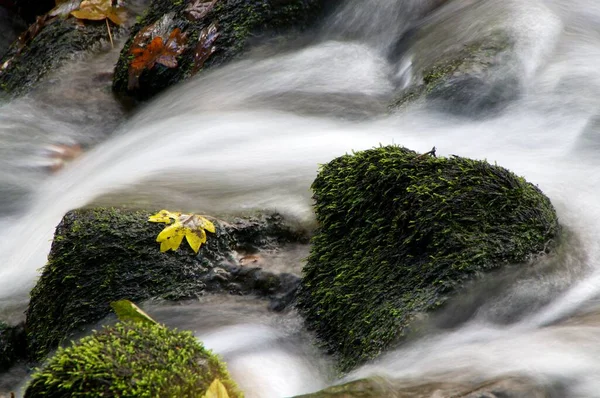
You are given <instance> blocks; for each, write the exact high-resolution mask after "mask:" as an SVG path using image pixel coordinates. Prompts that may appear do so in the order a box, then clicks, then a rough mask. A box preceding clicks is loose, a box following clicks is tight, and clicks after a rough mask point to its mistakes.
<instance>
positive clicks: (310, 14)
mask: <svg viewBox="0 0 600 398" xmlns="http://www.w3.org/2000/svg"><path fill="white" fill-rule="evenodd" d="M338 2H339V1H338V0H334V1H331V0H330V1H323V0H251V1H248V0H218V1H216V3H215V5H214V7H213V8H212V9H211V10H210V11H209V12H208V13H207V14H206V15H205V16H203V17H201V18H199V19H197V20H196V19H194V18H190V17H189V14H188V13H187V12H186V9H187V8H188V7H189V6H190V4H192V3H193V1H191V0H186V1H171V0H153V1H152V3H151V5H150V7H149V9H148V11H147V13H146V14H145V15H144V17H143V18H142V20H141V21H140V22H139V23H138V24H136V25H135V26H134V27H133V28H132V31H131V35H130V37H129V40H128V41H127V43H126V44H125V47H124V48H123V51H122V52H121V57H120V59H119V62H118V63H117V66H116V68H115V77H114V82H113V89H114V91H115V92H117V93H120V94H126V95H130V96H133V97H135V98H137V99H147V98H150V97H152V96H154V95H155V94H157V93H159V92H160V91H162V90H164V89H165V88H167V87H170V86H172V85H173V84H175V83H177V82H179V81H182V80H184V79H186V78H188V77H190V76H191V75H193V74H195V72H196V71H197V70H199V69H204V68H212V67H215V66H218V65H221V64H223V63H225V62H227V61H229V60H231V59H233V58H234V57H236V56H237V55H239V54H240V53H242V52H243V51H244V50H246V49H247V48H248V46H249V44H250V41H251V40H252V41H254V42H256V41H258V40H260V38H266V37H269V36H272V35H273V34H279V33H282V32H289V31H290V30H291V29H293V30H302V29H305V28H306V27H308V26H310V25H311V24H314V23H315V21H317V20H318V16H319V15H321V14H322V13H323V12H324V5H325V4H328V7H332V4H329V3H338ZM159 21H160V22H159ZM157 22H158V24H157ZM153 24H156V25H153ZM211 24H215V26H217V30H218V32H219V36H218V38H217V39H216V41H215V42H214V47H215V50H216V51H215V52H214V53H213V54H212V55H210V56H209V57H208V58H207V60H206V62H205V63H204V62H200V63H197V62H195V60H194V59H195V54H196V46H197V44H198V40H199V37H201V35H202V31H203V30H204V29H208V28H209V27H210V26H211ZM163 25H166V27H164V26H163ZM150 26H154V27H153V28H152V30H153V31H158V30H162V31H163V33H162V35H163V36H165V37H164V40H166V38H167V37H168V36H169V34H168V33H169V32H172V31H173V30H174V29H175V28H179V29H181V31H182V32H184V33H185V34H186V35H187V40H186V43H185V50H184V51H183V53H181V55H180V56H178V57H177V67H175V68H168V67H166V66H163V65H161V64H159V63H157V64H155V65H154V66H153V67H152V68H151V69H149V70H148V69H146V70H144V71H143V72H142V73H141V75H140V76H139V79H138V82H137V84H132V81H131V80H130V77H129V72H128V71H129V68H130V64H131V60H132V56H133V54H132V52H131V47H132V44H133V42H134V38H135V36H136V35H137V34H138V32H140V30H142V29H144V28H147V27H150ZM157 26H163V27H161V28H160V29H159V28H158V27H157ZM155 36H156V35H155V34H154V33H153V34H152V37H155ZM212 46H213V45H210V46H208V47H209V48H210V47H212Z"/></svg>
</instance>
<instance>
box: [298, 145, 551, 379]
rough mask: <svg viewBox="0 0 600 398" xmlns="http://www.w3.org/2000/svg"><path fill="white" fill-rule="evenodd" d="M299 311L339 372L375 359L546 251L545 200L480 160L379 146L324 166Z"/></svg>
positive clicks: (548, 209) (529, 186)
mask: <svg viewBox="0 0 600 398" xmlns="http://www.w3.org/2000/svg"><path fill="white" fill-rule="evenodd" d="M312 188H313V191H314V199H315V201H316V205H315V211H316V217H317V221H318V223H319V228H318V230H317V232H316V233H315V235H314V236H313V238H312V247H311V253H310V256H309V258H308V262H307V265H306V266H305V268H304V270H303V278H302V282H301V286H300V288H299V291H298V294H297V300H298V303H297V306H298V309H299V310H300V313H301V314H302V315H304V317H305V319H306V323H307V325H308V327H309V328H310V329H312V330H314V331H315V332H316V334H317V336H318V338H319V339H320V340H321V341H322V342H323V345H324V347H325V348H326V349H327V350H328V351H329V352H331V353H334V354H336V355H338V356H339V359H340V366H341V369H342V370H349V369H352V368H353V367H355V366H356V365H358V364H360V363H362V362H364V361H366V360H369V359H371V358H374V357H376V356H377V355H378V354H379V353H381V352H382V351H383V350H385V349H386V348H388V347H389V346H390V344H392V343H393V342H394V341H396V340H397V339H399V338H400V337H402V336H403V335H404V334H405V333H406V331H407V328H408V327H409V325H410V324H411V321H412V320H413V319H414V318H415V316H416V315H417V314H419V313H424V312H426V311H431V310H433V309H436V308H438V307H440V306H441V305H442V304H444V302H446V300H447V299H448V298H449V297H450V295H451V294H452V293H454V292H456V291H457V290H459V289H460V288H461V286H462V285H463V284H464V282H466V281H468V280H470V279H472V278H474V277H475V276H476V275H478V274H480V273H483V272H487V271H490V270H493V269H496V268H499V267H501V266H502V265H504V264H509V263H513V264H516V263H523V262H526V261H528V260H530V259H531V258H532V256H534V255H536V254H538V253H540V252H543V251H545V250H547V249H548V248H549V246H550V245H549V242H552V241H553V239H554V238H555V237H556V236H557V234H558V233H559V224H558V220H557V216H556V213H555V211H554V208H553V206H552V204H551V203H550V201H549V199H548V198H547V197H546V196H544V194H543V193H542V192H541V191H540V190H539V189H538V188H537V187H535V186H534V185H532V184H530V183H528V182H527V181H525V179H523V178H521V177H518V176H516V175H514V174H513V173H511V172H510V171H508V170H506V169H504V168H502V167H499V166H495V165H491V164H488V163H487V162H484V161H478V160H471V159H466V158H461V157H456V156H453V157H450V158H441V157H439V158H437V157H433V156H430V155H418V154H417V153H415V152H413V151H411V150H409V149H406V148H402V147H397V146H386V147H380V148H375V149H371V150H367V151H363V152H358V153H355V154H353V155H345V156H342V157H340V158H337V159H334V160H333V161H331V162H330V163H328V164H326V165H324V166H323V167H322V169H321V170H320V172H319V174H318V176H317V178H316V180H315V181H314V183H313V185H312Z"/></svg>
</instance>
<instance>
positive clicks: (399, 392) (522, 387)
mask: <svg viewBox="0 0 600 398" xmlns="http://www.w3.org/2000/svg"><path fill="white" fill-rule="evenodd" d="M448 379H450V377H449V378H448ZM561 396H564V391H561V390H560V388H558V387H554V386H545V385H543V384H542V383H539V382H537V381H536V380H532V379H528V378H517V377H506V378H498V379H494V380H489V381H485V382H479V383H467V382H463V383H458V382H455V381H445V382H442V381H440V382H412V383H411V382H410V381H403V382H402V381H395V380H390V379H385V378H381V377H372V378H368V379H361V380H355V381H351V382H348V383H344V384H340V385H337V386H333V387H329V388H326V389H324V390H322V391H319V392H316V393H313V394H306V395H301V396H298V397H295V398H359V397H360V398H396V397H402V398H434V397H461V398H525V397H527V398H553V397H561Z"/></svg>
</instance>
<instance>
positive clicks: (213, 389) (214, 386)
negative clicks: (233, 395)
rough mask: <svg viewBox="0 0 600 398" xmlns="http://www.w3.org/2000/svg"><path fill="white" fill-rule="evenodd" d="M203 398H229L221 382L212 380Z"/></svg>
mask: <svg viewBox="0 0 600 398" xmlns="http://www.w3.org/2000/svg"><path fill="white" fill-rule="evenodd" d="M203 398H229V394H228V393H227V388H225V386H224V385H223V383H221V380H219V379H214V380H213V382H212V383H211V384H210V387H208V391H206V394H204V397H203Z"/></svg>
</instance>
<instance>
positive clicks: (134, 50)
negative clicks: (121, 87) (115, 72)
mask: <svg viewBox="0 0 600 398" xmlns="http://www.w3.org/2000/svg"><path fill="white" fill-rule="evenodd" d="M148 32H149V31H148ZM140 41H141V38H140V40H137V36H136V38H135V39H134V42H133V45H132V46H131V54H132V55H133V57H134V58H133V60H132V61H131V63H130V64H129V82H128V89H129V90H132V89H133V88H135V87H137V85H138V79H139V77H140V75H141V74H142V72H143V71H144V69H152V68H153V67H154V65H155V64H157V63H158V64H161V65H163V66H166V67H167V68H176V67H177V56H179V55H180V54H181V53H182V52H183V51H184V50H185V44H186V41H187V37H186V35H185V33H181V29H179V28H175V29H173V31H172V32H171V34H170V35H169V38H168V39H167V41H166V43H165V42H164V41H163V38H162V36H156V37H155V38H153V39H152V41H151V42H150V43H149V44H148V45H147V46H146V47H142V46H141V44H140Z"/></svg>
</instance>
